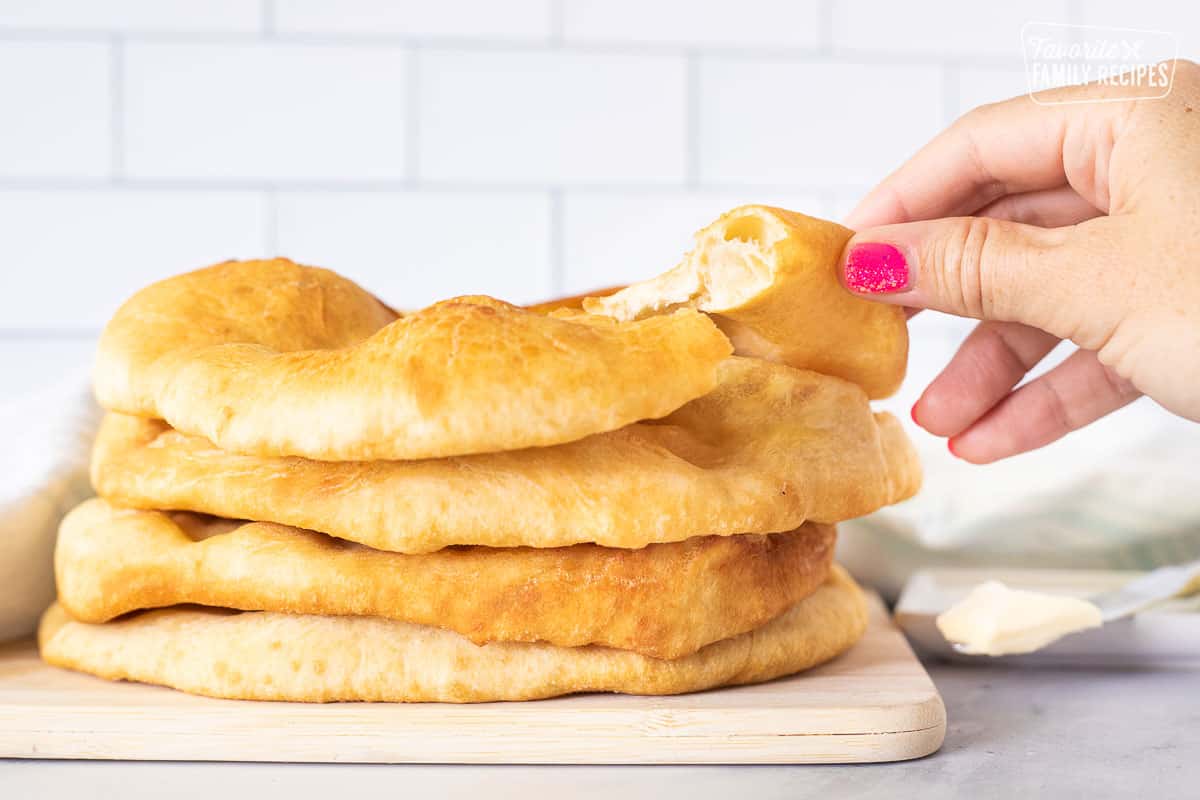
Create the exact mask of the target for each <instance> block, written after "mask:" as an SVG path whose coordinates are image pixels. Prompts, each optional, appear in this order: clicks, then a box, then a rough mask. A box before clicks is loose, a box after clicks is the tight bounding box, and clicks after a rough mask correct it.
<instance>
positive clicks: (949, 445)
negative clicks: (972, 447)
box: [946, 439, 958, 458]
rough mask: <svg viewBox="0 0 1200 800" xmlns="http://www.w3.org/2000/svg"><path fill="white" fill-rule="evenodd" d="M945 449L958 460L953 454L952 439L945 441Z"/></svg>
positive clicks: (956, 454)
mask: <svg viewBox="0 0 1200 800" xmlns="http://www.w3.org/2000/svg"><path fill="white" fill-rule="evenodd" d="M946 449H947V450H949V451H950V455H952V456H954V457H955V458H958V453H956V452H954V440H953V439H947V440H946Z"/></svg>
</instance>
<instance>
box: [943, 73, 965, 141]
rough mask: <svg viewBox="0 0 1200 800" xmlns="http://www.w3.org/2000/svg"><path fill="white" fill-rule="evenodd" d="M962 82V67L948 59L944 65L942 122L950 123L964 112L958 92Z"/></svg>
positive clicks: (944, 123)
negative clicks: (960, 106)
mask: <svg viewBox="0 0 1200 800" xmlns="http://www.w3.org/2000/svg"><path fill="white" fill-rule="evenodd" d="M961 84H962V67H961V65H959V64H958V63H957V62H955V61H951V60H949V59H947V61H946V63H944V64H943V65H942V124H943V125H946V126H948V125H950V123H952V122H954V120H956V119H958V117H959V115H961V114H962V109H961V108H959V105H960V103H959V100H958V94H959V89H960V88H961Z"/></svg>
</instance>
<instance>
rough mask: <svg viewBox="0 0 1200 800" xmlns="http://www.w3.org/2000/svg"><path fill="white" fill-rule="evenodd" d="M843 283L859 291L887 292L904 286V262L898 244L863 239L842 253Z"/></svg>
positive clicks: (905, 271)
mask: <svg viewBox="0 0 1200 800" xmlns="http://www.w3.org/2000/svg"><path fill="white" fill-rule="evenodd" d="M846 286H848V287H850V289H851V290H853V291H855V292H861V293H863V294H889V293H891V292H901V291H904V290H905V289H907V288H908V262H907V261H905V260H904V254H903V253H901V252H900V249H899V248H898V247H895V246H894V245H890V244H884V243H882V242H866V243H864V244H856V245H854V246H853V247H851V248H850V252H849V254H847V256H846Z"/></svg>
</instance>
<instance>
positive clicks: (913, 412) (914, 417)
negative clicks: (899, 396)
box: [908, 403, 921, 425]
mask: <svg viewBox="0 0 1200 800" xmlns="http://www.w3.org/2000/svg"><path fill="white" fill-rule="evenodd" d="M908 416H909V417H911V418H912V421H913V422H914V423H916V424H917V425H920V424H921V423H919V422H917V404H916V403H913V404H912V408H910V409H909V410H908Z"/></svg>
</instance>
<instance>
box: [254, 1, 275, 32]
mask: <svg viewBox="0 0 1200 800" xmlns="http://www.w3.org/2000/svg"><path fill="white" fill-rule="evenodd" d="M259 3H260V5H259V7H258V25H259V28H260V30H259V33H260V34H261V35H262V38H264V39H274V38H275V33H276V30H275V0H259Z"/></svg>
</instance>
